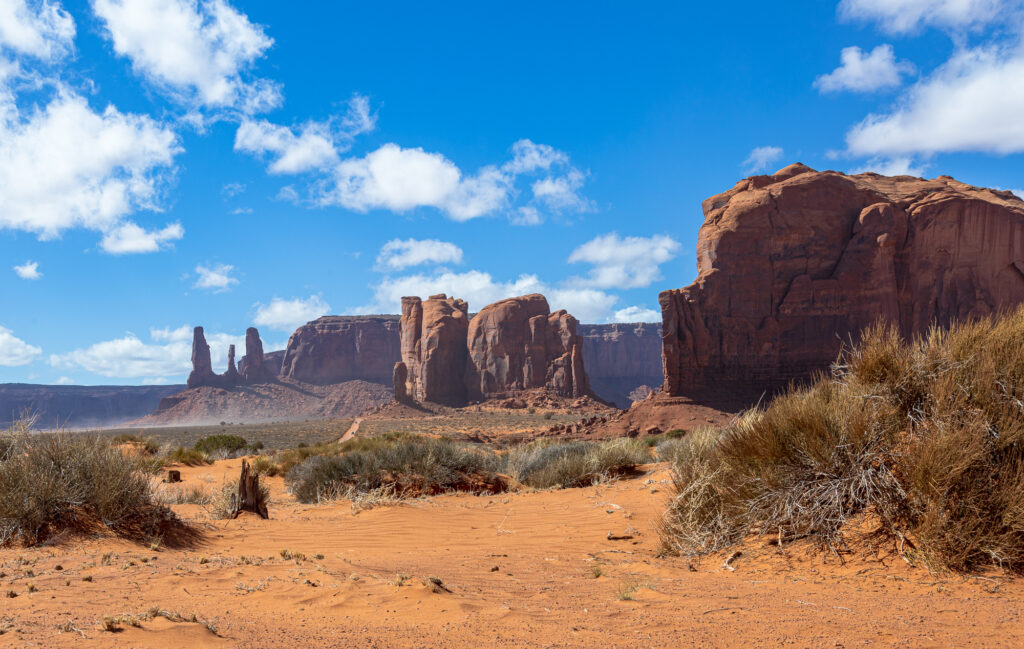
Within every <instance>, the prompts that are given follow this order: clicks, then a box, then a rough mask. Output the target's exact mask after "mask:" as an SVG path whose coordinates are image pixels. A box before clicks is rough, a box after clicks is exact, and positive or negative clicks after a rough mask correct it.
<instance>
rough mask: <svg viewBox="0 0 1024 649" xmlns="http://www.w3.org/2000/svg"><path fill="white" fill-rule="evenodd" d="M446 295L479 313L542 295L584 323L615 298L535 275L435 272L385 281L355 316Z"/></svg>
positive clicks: (599, 316) (596, 318) (603, 314)
mask: <svg viewBox="0 0 1024 649" xmlns="http://www.w3.org/2000/svg"><path fill="white" fill-rule="evenodd" d="M437 293H445V294H447V295H453V296H455V297H458V298H461V299H463V300H466V301H467V302H468V303H469V306H470V309H471V310H473V311H476V310H479V309H481V308H483V307H485V306H487V305H488V304H491V303H492V302H497V301H498V300H502V299H505V298H507V297H516V296H519V295H526V294H528V293H543V294H544V295H545V296H546V297H547V299H548V304H549V305H550V306H551V309H552V310H557V309H565V310H567V311H568V312H569V313H571V314H572V315H574V316H576V318H578V319H579V320H581V321H583V322H600V321H603V320H605V319H607V318H608V316H609V314H610V312H611V308H612V306H613V305H614V304H615V302H616V301H617V300H618V297H617V296H615V295H611V294H608V293H605V292H603V291H599V290H596V289H591V288H580V287H566V286H551V285H549V284H546V283H545V282H543V281H541V279H540V278H539V277H537V276H536V275H520V276H519V277H517V278H516V279H514V280H510V281H499V280H495V279H494V277H492V276H491V274H490V273H486V272H483V271H479V270H469V271H465V272H452V271H447V270H443V271H438V272H434V273H416V274H413V275H404V276H400V277H386V278H384V279H383V280H382V281H380V282H378V283H377V284H375V286H374V300H373V302H372V303H371V304H368V305H366V306H363V307H360V308H358V309H355V310H354V311H355V312H357V313H398V312H399V311H400V309H401V301H402V297H404V296H407V295H417V296H420V297H426V296H428V295H435V294H437Z"/></svg>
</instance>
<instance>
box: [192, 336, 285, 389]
mask: <svg viewBox="0 0 1024 649" xmlns="http://www.w3.org/2000/svg"><path fill="white" fill-rule="evenodd" d="M245 349H246V356H243V357H242V360H243V361H246V362H245V364H244V365H243V367H242V370H241V371H239V370H238V369H237V368H236V367H235V346H234V345H229V346H228V368H227V371H226V372H225V373H224V374H216V373H215V372H214V371H213V364H212V362H211V361H210V345H209V344H207V342H206V335H205V334H204V333H203V328H202V327H196V328H195V329H193V330H192V372H191V373H189V375H188V383H187V386H188V387H189V388H198V387H201V386H211V387H220V388H224V387H231V386H233V385H238V384H239V383H243V382H245V383H257V382H260V381H267V380H270V379H271V378H273V377H272V375H271V374H270V373H269V372H268V371H267V370H266V368H265V367H264V365H263V343H262V342H261V341H260V334H259V332H258V331H257V330H256V328H255V327H249V329H248V330H247V331H246V332H245Z"/></svg>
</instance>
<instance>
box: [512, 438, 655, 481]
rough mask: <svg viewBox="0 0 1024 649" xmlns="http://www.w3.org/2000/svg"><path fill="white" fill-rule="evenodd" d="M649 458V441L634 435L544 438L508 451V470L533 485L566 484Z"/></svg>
mask: <svg viewBox="0 0 1024 649" xmlns="http://www.w3.org/2000/svg"><path fill="white" fill-rule="evenodd" d="M649 461H650V452H649V450H648V447H647V445H646V444H645V443H643V442H640V441H637V440H633V439H617V440H613V441H610V442H605V443H603V444H598V443H595V442H581V441H569V442H553V441H549V440H542V441H537V442H532V443H530V444H526V445H523V446H520V447H517V448H514V449H512V450H511V451H509V453H508V454H507V456H506V467H507V469H506V470H507V471H508V472H509V473H510V474H511V475H512V477H514V478H515V479H516V480H518V481H519V482H521V483H523V484H525V485H528V486H531V487H536V488H538V489H548V488H551V487H561V488H566V487H581V486H585V485H589V484H593V483H594V482H596V481H597V480H600V479H602V478H605V477H609V476H613V475H616V474H620V473H623V472H625V471H627V470H629V469H632V468H633V467H635V466H637V465H639V464H645V463H646V462H649Z"/></svg>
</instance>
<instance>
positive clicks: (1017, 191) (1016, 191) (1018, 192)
mask: <svg viewBox="0 0 1024 649" xmlns="http://www.w3.org/2000/svg"><path fill="white" fill-rule="evenodd" d="M1010 191H1011V192H1013V193H1014V194H1016V195H1017V198H1020V199H1021V200H1024V189H1011V190H1010Z"/></svg>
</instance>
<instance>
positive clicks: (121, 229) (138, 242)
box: [100, 221, 185, 255]
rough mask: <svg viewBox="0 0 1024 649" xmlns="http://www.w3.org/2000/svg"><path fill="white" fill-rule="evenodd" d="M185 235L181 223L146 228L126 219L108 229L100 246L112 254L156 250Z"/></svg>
mask: <svg viewBox="0 0 1024 649" xmlns="http://www.w3.org/2000/svg"><path fill="white" fill-rule="evenodd" d="M183 236H185V228H183V227H181V224H180V223H171V224H170V225H168V226H166V227H164V228H162V229H160V230H146V229H145V228H142V227H139V226H138V225H136V224H135V223H132V222H130V221H126V222H124V223H122V224H121V225H118V226H117V227H115V228H113V229H112V230H108V231H107V232H106V234H104V235H103V240H102V241H100V247H101V248H103V250H104V251H105V252H109V253H110V254H112V255H130V254H138V253H145V252H156V251H158V250H160V249H162V248H166V247H167V246H168V245H170V242H171V241H177V240H178V239H181V238H182V237H183Z"/></svg>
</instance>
